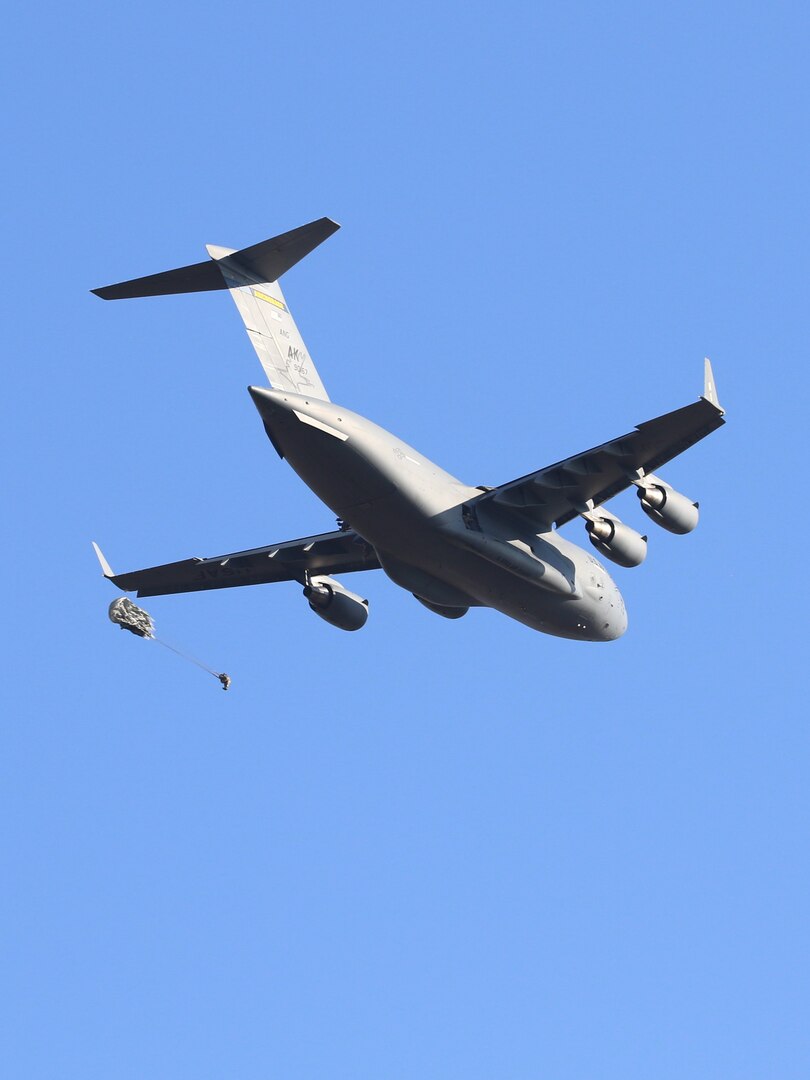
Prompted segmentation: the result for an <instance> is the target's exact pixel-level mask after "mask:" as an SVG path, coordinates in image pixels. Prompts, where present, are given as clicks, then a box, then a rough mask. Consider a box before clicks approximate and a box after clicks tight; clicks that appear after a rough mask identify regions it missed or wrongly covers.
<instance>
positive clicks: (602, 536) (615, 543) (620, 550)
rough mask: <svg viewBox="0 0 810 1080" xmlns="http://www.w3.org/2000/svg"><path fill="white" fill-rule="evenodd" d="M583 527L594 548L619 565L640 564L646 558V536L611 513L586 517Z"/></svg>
mask: <svg viewBox="0 0 810 1080" xmlns="http://www.w3.org/2000/svg"><path fill="white" fill-rule="evenodd" d="M585 528H586V529H587V531H588V539H589V540H590V542H591V543H592V544H593V546H594V547H595V548H596V550H597V551H598V552H599V553H600V554H601V555H604V556H605V558H606V559H610V561H611V562H615V563H618V564H619V566H640V565H641V564H642V563H643V562H644V560H645V559H646V558H647V537H646V536H641V534H640V533H637V532H636V530H635V529H631V528H630V526H629V525H625V524H624V522H622V521H619V519H618V518H616V517H613V515H611V516H609V517H608V516H607V515H604V516H600V517H594V518H586V519H585Z"/></svg>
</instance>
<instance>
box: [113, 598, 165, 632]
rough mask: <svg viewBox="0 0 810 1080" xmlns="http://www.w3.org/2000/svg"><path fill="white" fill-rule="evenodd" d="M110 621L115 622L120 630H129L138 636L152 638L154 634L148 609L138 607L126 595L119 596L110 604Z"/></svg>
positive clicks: (153, 626) (153, 625)
mask: <svg viewBox="0 0 810 1080" xmlns="http://www.w3.org/2000/svg"><path fill="white" fill-rule="evenodd" d="M109 615H110V621H111V622H114V623H117V624H118V625H119V626H120V627H121V629H122V630H129V632H130V633H131V634H137V635H138V637H145V638H153V637H154V636H155V624H154V623H153V622H152V616H151V615H150V614H149V612H148V611H144V610H143V608H139V607H138V605H137V604H133V603H132V601H131V600H130V599H129V598H128V597H126V596H119V597H118V599H117V600H113V602H112V603H111V604H110V610H109Z"/></svg>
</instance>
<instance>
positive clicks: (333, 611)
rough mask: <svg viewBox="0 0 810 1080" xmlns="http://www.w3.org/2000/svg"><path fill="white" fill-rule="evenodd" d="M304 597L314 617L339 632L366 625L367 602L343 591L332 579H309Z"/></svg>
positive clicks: (345, 590) (358, 628) (347, 591)
mask: <svg viewBox="0 0 810 1080" xmlns="http://www.w3.org/2000/svg"><path fill="white" fill-rule="evenodd" d="M304 596H305V597H306V598H307V600H308V601H309V606H310V607H311V608H312V610H313V611H314V612H315V614H316V615H319V616H320V617H321V618H322V619H323V620H324V622H328V623H329V624H330V625H331V626H337V628H338V629H339V630H360V629H361V628H362V627H363V626H365V625H366V619H367V618H368V600H364V599H363V598H362V597H361V596H358V595H357V594H356V593H353V592H349V590H348V589H344V587H343V586H342V585H341V584H340V582H339V581H335V580H334V578H330V577H324V576H321V577H313V578H310V579H309V582H308V584H307V585H305V586H304Z"/></svg>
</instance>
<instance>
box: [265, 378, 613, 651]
mask: <svg viewBox="0 0 810 1080" xmlns="http://www.w3.org/2000/svg"><path fill="white" fill-rule="evenodd" d="M250 393H251V396H252V398H253V400H254V403H255V404H256V407H257V409H258V410H259V413H260V415H261V417H262V419H263V421H264V424H265V429H266V430H267V434H268V436H269V437H270V439H271V440H272V442H273V444H274V446H275V447H276V449H277V450H278V452H279V453H280V454H282V455H283V456H284V458H285V459H286V460H287V461H288V462H289V464H290V465H291V466H292V468H293V469H294V470H295V472H296V473H297V474H298V475H299V476H300V477H301V479H302V480H303V481H304V483H306V484H307V486H308V487H310V488H311V489H312V491H314V492H315V494H316V495H317V496H318V497H319V498H320V499H321V500H322V501H323V502H324V503H325V504H326V505H327V506H328V507H329V508H330V509H331V510H333V511H334V513H335V514H337V515H338V516H339V517H340V518H342V519H343V520H344V521H346V522H348V523H350V525H351V527H352V528H353V529H355V530H356V531H357V532H358V533H359V534H360V535H361V536H362V537H363V538H364V539H365V540H366V541H367V542H368V543H369V544H371V545H373V547H374V548H375V550H376V552H377V555H378V558H379V561H380V563H381V565H382V567H383V569H384V570H385V572H386V573H387V574H388V576H389V577H390V578H391V579H392V580H393V581H395V582H396V583H397V584H398V585H401V586H402V587H403V588H405V589H408V591H410V592H413V593H414V594H415V595H417V596H419V597H421V598H422V599H424V600H427V601H428V602H429V603H431V604H435V605H438V606H439V607H446V608H447V609H449V610H452V609H454V608H455V609H463V608H464V607H467V606H480V607H491V608H495V609H497V610H498V611H501V612H503V613H504V614H505V615H509V616H510V617H511V618H513V619H516V620H517V621H518V622H521V623H524V624H525V625H526V626H530V627H532V628H533V629H535V630H540V631H542V632H543V633H546V634H552V635H555V636H557V637H565V638H575V639H577V640H580V641H582V640H585V641H612V640H614V639H616V638H618V637H621V635H622V634H623V633H624V632H625V630H626V629H627V615H626V612H625V607H624V602H623V600H622V597H621V594H620V593H619V590H618V589H617V588H616V585H615V584H614V582H613V581H612V580H611V578H610V575H609V574H608V573H607V571H606V570H605V568H604V566H602V564H601V563H600V562H599V561H598V560H597V559H596V558H595V557H594V556H593V555H591V554H590V553H589V552H587V551H584V550H583V549H582V548H579V547H577V546H576V545H575V544H572V543H570V542H569V541H567V540H565V539H564V538H563V537H561V536H560V535H559V534H558V533H557V532H554V531H551V530H549V531H547V532H543V533H541V534H537V533H535V532H532V531H531V526H530V525H528V524H527V522H526V520H525V519H524V518H522V517H521V516H520V515H518V514H512V513H511V512H510V511H509V510H508V509H507V508H499V509H498V510H497V512H493V511H492V510H482V511H481V512H479V513H478V514H476V513H475V512H474V511H471V509H470V507H469V506H468V505H467V504H468V503H469V502H470V501H471V500H473V499H475V498H476V497H477V496H480V494H481V489H480V488H475V487H470V486H469V485H467V484H464V483H462V482H461V481H460V480H457V479H456V478H455V477H453V476H451V475H450V474H449V473H447V472H445V471H444V470H443V469H441V468H439V467H438V466H437V465H435V464H433V462H431V461H429V460H428V459H427V458H425V457H424V456H423V455H421V454H420V453H418V451H416V450H414V449H413V448H412V447H410V446H408V445H406V444H405V443H403V442H402V441H401V440H400V439H397V438H396V437H395V436H394V435H392V434H390V433H389V432H387V431H385V430H383V429H382V428H380V427H378V426H377V425H376V424H374V423H372V422H371V421H369V420H366V419H365V418H364V417H362V416H359V415H358V414H356V413H353V412H351V411H349V410H347V409H343V408H341V407H340V406H338V405H335V404H333V403H331V402H328V401H319V400H315V399H312V398H307V397H305V396H303V395H298V394H293V393H289V392H287V391H284V390H272V389H267V388H265V387H251V388H250Z"/></svg>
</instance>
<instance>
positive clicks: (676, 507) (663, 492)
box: [638, 476, 699, 536]
mask: <svg viewBox="0 0 810 1080" xmlns="http://www.w3.org/2000/svg"><path fill="white" fill-rule="evenodd" d="M651 481H652V482H651ZM638 497H639V499H640V500H641V509H642V510H643V511H644V513H645V514H646V515H647V517H648V518H650V520H651V521H654V522H655V524H656V525H660V526H661V528H662V529H666V530H667V531H668V532H671V533H677V534H678V535H679V536H683V535H684V534H685V533H689V532H691V531H692V529H694V527H695V526H696V525H697V523H698V517H699V513H698V504H697V503H693V502H692V501H691V500H690V499H688V498H687V497H686V496H685V495H681V493H680V492H679V491H676V490H675V488H671V487H670V486H669V484H665V483H664V482H663V481H662V480H658V479H657V478H656V477H651V476H648V477H645V481H644V482H642V483H640V484H639V485H638Z"/></svg>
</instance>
